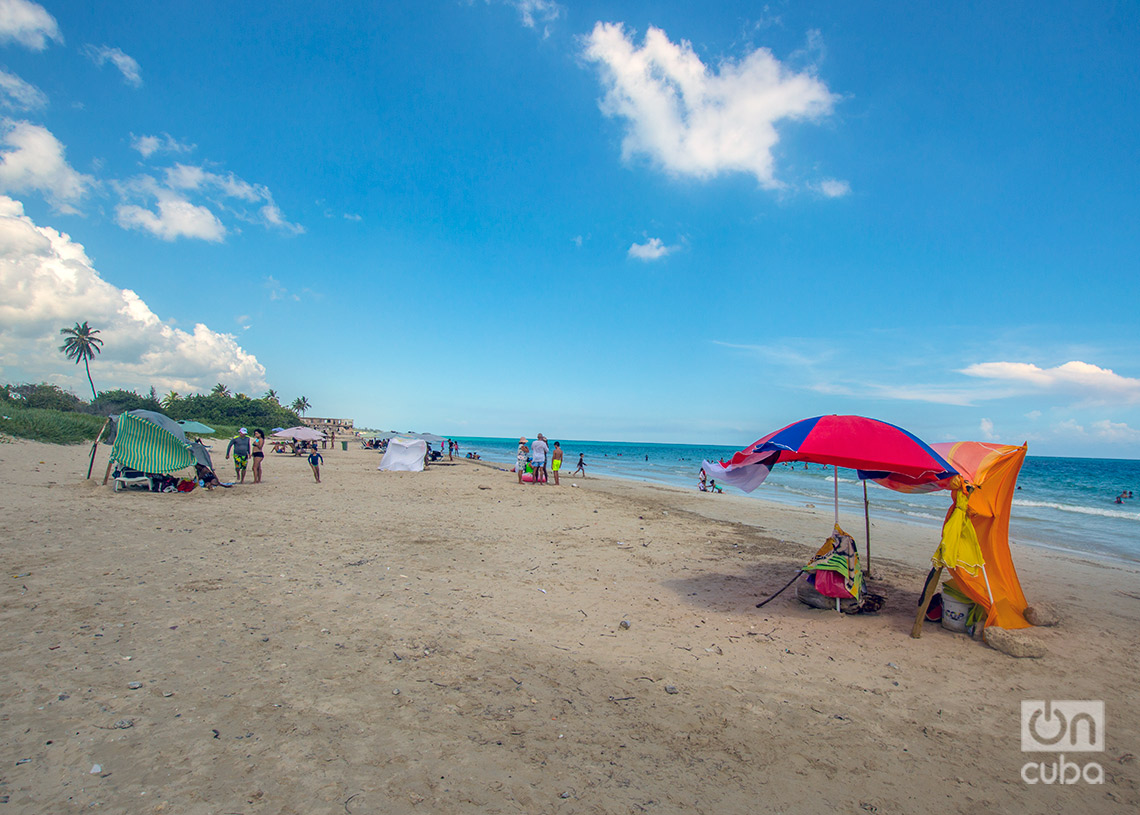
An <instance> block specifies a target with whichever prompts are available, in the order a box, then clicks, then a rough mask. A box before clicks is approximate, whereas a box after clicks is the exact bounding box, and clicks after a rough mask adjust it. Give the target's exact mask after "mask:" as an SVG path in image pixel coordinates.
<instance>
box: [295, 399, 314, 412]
mask: <svg viewBox="0 0 1140 815" xmlns="http://www.w3.org/2000/svg"><path fill="white" fill-rule="evenodd" d="M311 407H312V405H310V404H309V400H308V399H306V398H305V397H304V396H298V397H297V398H296V399H294V400H293V411H294V412H295V413H300V414H301V415H302V416H304V415H305V411H306V410H308V409H309V408H311Z"/></svg>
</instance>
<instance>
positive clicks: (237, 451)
mask: <svg viewBox="0 0 1140 815" xmlns="http://www.w3.org/2000/svg"><path fill="white" fill-rule="evenodd" d="M248 432H249V431H247V430H246V429H245V428H244V427H243V428H242V429H241V430H239V431H238V434H237V435H236V436H234V437H233V438H232V439H230V443H229V444H228V445H226V458H229V457H230V451H231V450H233V453H234V474H235V475H236V476H237V480H238V483H239V484H244V483H245V465H246V462H248V461H249V436H248V435H247V433H248Z"/></svg>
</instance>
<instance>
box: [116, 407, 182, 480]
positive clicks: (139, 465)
mask: <svg viewBox="0 0 1140 815" xmlns="http://www.w3.org/2000/svg"><path fill="white" fill-rule="evenodd" d="M140 413H141V414H151V415H152V416H160V417H161V418H162V419H165V420H166V422H170V423H171V424H174V422H173V421H171V420H170V419H169V418H167V417H166V416H162V414H160V413H152V412H151V411H131V412H129V413H123V414H122V415H120V416H119V419H118V426H117V429H116V432H115V446H114V447H113V448H112V449H111V461H117V462H119V463H120V464H122V465H123V466H124V467H129V468H130V469H132V470H138V471H139V472H142V473H150V474H156V475H162V474H165V473H173V472H176V471H177V470H182V469H185V468H187V467H193V466H194V464H195V457H194V452H193V451H192V450H191V449H190V446H189V445H188V444H187V443H186V441H185V438H182V439H179V438H178V437H177V436H176V435H175V434H174V433H172V432H171V431H170V430H168V429H166V428H165V427H162V426H160V424H158V423H156V422H155V421H153V420H152V419H151V418H150V417H144V416H140V415H138V414H140ZM174 426H175V427H177V424H174Z"/></svg>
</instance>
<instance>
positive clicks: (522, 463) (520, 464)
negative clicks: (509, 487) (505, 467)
mask: <svg viewBox="0 0 1140 815" xmlns="http://www.w3.org/2000/svg"><path fill="white" fill-rule="evenodd" d="M529 452H530V451H529V450H528V449H527V446H526V436H519V452H518V455H517V456H516V458H515V472H516V473H518V476H519V483H520V484H521V483H522V477H523V473H525V472H526V456H527V453H529Z"/></svg>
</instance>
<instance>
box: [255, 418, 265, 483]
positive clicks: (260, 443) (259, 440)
mask: <svg viewBox="0 0 1140 815" xmlns="http://www.w3.org/2000/svg"><path fill="white" fill-rule="evenodd" d="M264 447H265V431H264V430H262V429H261V428H258V429H257V430H255V431H253V483H254V484H260V483H261V462H262V461H264V460H265V451H264V450H263V449H262V448H264Z"/></svg>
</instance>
